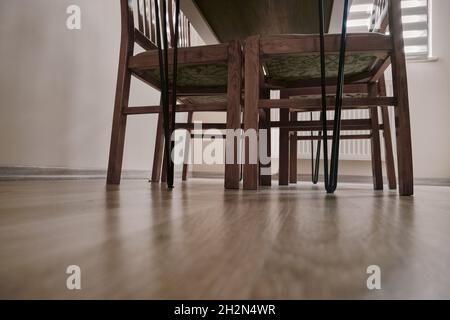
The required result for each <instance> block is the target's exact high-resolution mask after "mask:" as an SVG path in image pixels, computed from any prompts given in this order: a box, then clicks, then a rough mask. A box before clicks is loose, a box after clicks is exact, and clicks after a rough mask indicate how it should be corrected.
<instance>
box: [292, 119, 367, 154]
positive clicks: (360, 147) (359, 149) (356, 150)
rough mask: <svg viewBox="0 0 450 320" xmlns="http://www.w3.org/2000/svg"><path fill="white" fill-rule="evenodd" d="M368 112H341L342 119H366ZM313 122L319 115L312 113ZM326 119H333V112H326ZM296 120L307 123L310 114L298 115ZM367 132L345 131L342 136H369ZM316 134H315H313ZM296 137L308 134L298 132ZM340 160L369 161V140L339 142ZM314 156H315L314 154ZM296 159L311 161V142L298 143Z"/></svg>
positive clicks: (315, 143) (315, 144) (307, 134)
mask: <svg viewBox="0 0 450 320" xmlns="http://www.w3.org/2000/svg"><path fill="white" fill-rule="evenodd" d="M368 118H369V111H368V110H344V111H342V119H368ZM312 119H313V120H319V119H320V113H319V112H314V113H313V114H312ZM327 119H330V120H331V119H334V111H329V112H327ZM298 120H300V121H307V120H311V114H310V113H300V114H299V115H298ZM369 133H370V132H369V131H345V132H343V134H346V135H354V134H369ZM314 134H317V133H314ZM332 134H333V132H332V131H329V133H328V135H329V136H331V135H332ZM298 135H304V136H310V135H311V133H309V132H300V133H298ZM329 141H330V142H329V152H328V154H331V140H329ZM316 146H317V142H314V150H316ZM339 150H340V157H339V158H340V159H341V160H370V159H371V149H370V140H368V139H366V140H342V141H341V142H340V149H339ZM314 155H315V154H314ZM298 158H299V159H311V141H299V142H298Z"/></svg>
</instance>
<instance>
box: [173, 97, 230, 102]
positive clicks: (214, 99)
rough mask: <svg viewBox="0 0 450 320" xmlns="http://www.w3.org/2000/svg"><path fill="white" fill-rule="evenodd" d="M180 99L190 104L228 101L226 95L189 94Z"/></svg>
mask: <svg viewBox="0 0 450 320" xmlns="http://www.w3.org/2000/svg"><path fill="white" fill-rule="evenodd" d="M180 100H181V101H182V102H184V103H188V104H216V103H217V104H218V103H226V102H227V101H228V100H227V96H226V95H211V96H189V97H182V98H180Z"/></svg>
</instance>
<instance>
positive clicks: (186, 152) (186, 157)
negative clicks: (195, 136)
mask: <svg viewBox="0 0 450 320" xmlns="http://www.w3.org/2000/svg"><path fill="white" fill-rule="evenodd" d="M193 115H194V113H193V112H192V111H189V112H188V118H187V123H188V124H191V123H192V118H193ZM187 134H188V136H189V138H188V139H186V143H185V145H184V163H183V176H182V180H183V181H186V180H187V174H188V169H189V164H188V161H189V147H190V141H191V139H190V136H191V130H188V131H187Z"/></svg>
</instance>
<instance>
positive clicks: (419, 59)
mask: <svg viewBox="0 0 450 320" xmlns="http://www.w3.org/2000/svg"><path fill="white" fill-rule="evenodd" d="M437 61H439V58H437V57H425V58H424V57H410V58H408V57H407V58H406V62H407V63H426V62H437Z"/></svg>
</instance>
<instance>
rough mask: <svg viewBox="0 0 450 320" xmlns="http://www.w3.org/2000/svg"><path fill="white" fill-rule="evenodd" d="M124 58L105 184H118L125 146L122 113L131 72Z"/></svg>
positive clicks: (128, 89) (125, 123) (120, 73)
mask: <svg viewBox="0 0 450 320" xmlns="http://www.w3.org/2000/svg"><path fill="white" fill-rule="evenodd" d="M126 60H127V59H126V58H123V57H121V59H120V62H119V65H120V68H119V73H118V77H117V87H116V97H115V103H114V116H113V123H112V131H111V144H110V148H109V163H108V175H107V179H106V180H107V184H120V179H121V175H122V161H123V149H124V144H125V131H126V126H127V116H126V114H124V113H123V112H122V110H123V109H125V108H127V107H128V100H129V97H130V86H131V72H130V71H129V70H128V68H127V67H126V65H127V64H126Z"/></svg>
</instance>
